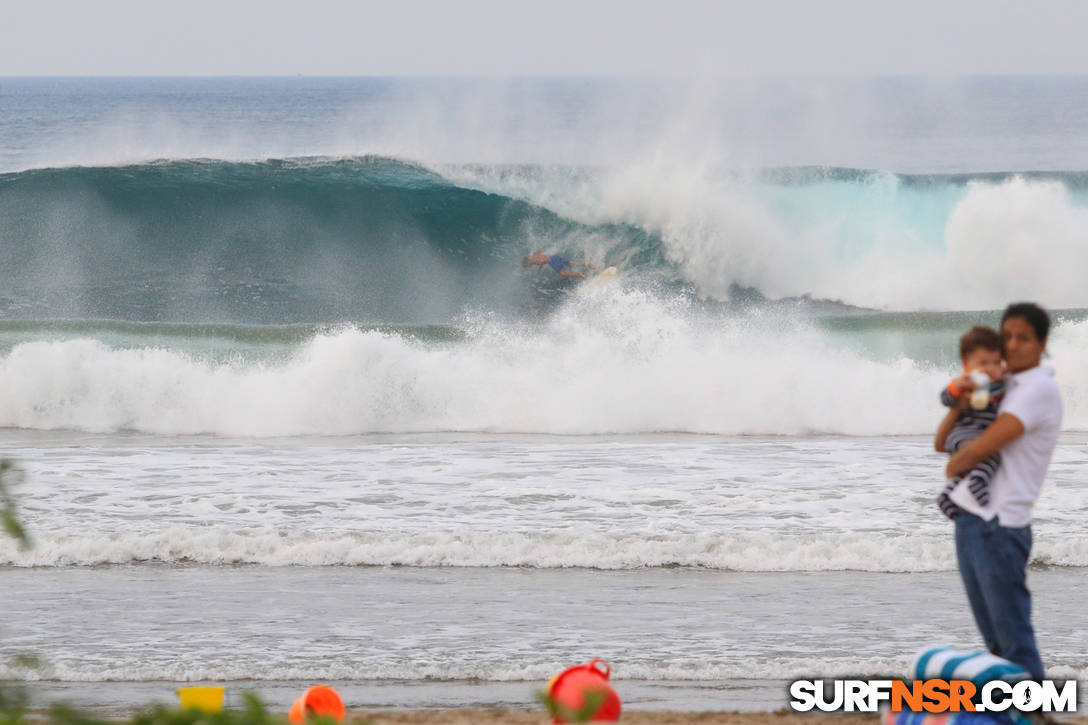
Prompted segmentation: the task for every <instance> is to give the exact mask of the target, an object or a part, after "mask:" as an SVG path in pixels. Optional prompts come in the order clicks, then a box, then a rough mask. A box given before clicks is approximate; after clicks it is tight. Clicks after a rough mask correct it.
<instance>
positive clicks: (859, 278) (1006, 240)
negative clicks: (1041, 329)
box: [444, 156, 1088, 310]
mask: <svg viewBox="0 0 1088 725" xmlns="http://www.w3.org/2000/svg"><path fill="white" fill-rule="evenodd" d="M444 172H445V173H447V174H449V175H450V176H451V177H452V178H455V179H457V180H458V181H460V182H461V183H465V184H467V185H470V186H477V187H479V188H484V189H488V190H493V191H498V192H500V193H504V194H509V195H512V196H515V197H518V198H523V199H526V200H528V201H531V202H533V203H537V204H541V205H543V206H546V207H548V208H551V209H555V210H556V211H557V212H559V213H560V214H563V215H566V216H569V217H571V218H574V219H578V220H581V221H584V222H587V223H592V224H600V223H628V224H634V225H637V226H640V227H643V228H645V229H647V230H648V231H650V232H652V233H654V234H656V235H658V236H659V237H660V238H661V239H662V241H663V243H664V245H665V255H666V258H667V259H668V260H669V261H670V262H672V263H673V264H675V265H676V266H677V268H678V269H679V270H680V272H681V273H682V275H683V276H684V278H685V279H687V280H688V281H690V282H691V283H693V284H694V285H695V286H696V288H697V289H698V290H699V292H700V293H701V294H703V295H705V296H707V297H711V298H715V299H729V296H730V293H731V290H732V289H733V285H740V286H742V287H755V288H758V289H759V290H761V291H762V292H763V293H764V294H766V295H768V296H771V297H775V298H778V297H790V296H801V295H812V296H814V297H817V298H822V299H832V300H842V301H844V302H847V303H850V304H855V305H860V306H865V307H876V308H892V309H903V310H915V309H963V310H976V309H999V308H1001V307H1004V306H1005V305H1006V304H1007V303H1008V302H1009V301H1010V300H1014V299H1032V300H1038V301H1039V302H1041V303H1042V304H1044V305H1045V306H1048V307H1055V308H1073V307H1085V306H1088V293H1086V292H1085V287H1084V285H1083V284H1081V280H1080V275H1079V271H1080V270H1082V269H1084V268H1086V267H1088V246H1085V245H1084V244H1083V243H1082V240H1083V239H1084V237H1085V235H1086V234H1088V207H1086V206H1085V204H1084V200H1083V199H1078V198H1075V197H1074V195H1073V194H1071V193H1070V191H1069V190H1068V189H1067V188H1066V187H1065V185H1064V184H1062V183H1061V182H1060V181H1055V180H1032V179H1026V178H1023V177H1012V178H1010V179H1007V180H1005V181H1000V182H991V181H972V182H970V183H967V184H966V185H964V184H962V183H961V182H954V181H951V180H949V181H945V182H942V181H940V180H939V179H934V180H932V181H930V182H928V183H925V184H912V185H908V184H904V183H902V182H901V181H900V179H899V177H896V176H895V175H894V174H889V173H884V174H877V173H873V174H870V175H869V176H868V177H865V176H863V175H859V176H858V177H855V178H848V179H842V180H835V179H834V178H830V179H828V180H824V181H815V180H813V181H811V182H807V183H799V184H796V185H785V186H777V185H775V184H770V183H760V182H758V181H754V180H751V179H748V180H745V179H744V178H737V177H733V176H723V175H722V174H721V172H720V170H718V169H716V168H715V167H713V165H711V164H708V163H706V162H705V161H702V162H685V161H684V159H683V157H680V158H676V157H672V156H664V157H654V158H651V159H649V160H647V161H644V162H641V163H631V164H628V165H625V166H621V167H618V168H615V169H611V170H608V171H605V172H600V173H598V174H596V175H592V176H591V175H586V174H580V175H574V174H571V173H568V172H564V171H563V170H561V169H560V170H552V171H550V172H547V173H542V172H540V171H533V172H532V173H529V174H518V173H514V172H511V171H509V170H496V169H487V168H483V169H481V168H468V169H460V168H448V169H444ZM565 241H567V242H568V243H569V240H565ZM582 248H583V251H584V252H585V253H586V254H587V255H589V256H591V257H595V258H599V256H600V253H601V250H600V249H599V245H598V244H597V243H596V242H595V240H592V239H587V240H585V243H584V244H583V245H582Z"/></svg>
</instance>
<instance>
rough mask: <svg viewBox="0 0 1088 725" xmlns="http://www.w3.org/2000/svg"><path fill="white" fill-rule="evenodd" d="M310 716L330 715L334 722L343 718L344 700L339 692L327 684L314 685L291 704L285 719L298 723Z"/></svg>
mask: <svg viewBox="0 0 1088 725" xmlns="http://www.w3.org/2000/svg"><path fill="white" fill-rule="evenodd" d="M310 716H314V717H331V718H332V719H334V720H336V722H340V721H341V720H343V719H344V702H343V700H341V699H340V695H339V693H337V692H336V690H334V689H332V688H331V687H329V686H328V685H314V686H313V687H311V688H310V689H309V690H306V694H304V695H303V696H302V697H300V698H298V699H297V700H295V704H293V705H291V711H290V712H289V713H288V714H287V719H288V720H290V721H291V722H292V723H295V725H298V724H299V723H302V722H305V721H306V718H308V717H310Z"/></svg>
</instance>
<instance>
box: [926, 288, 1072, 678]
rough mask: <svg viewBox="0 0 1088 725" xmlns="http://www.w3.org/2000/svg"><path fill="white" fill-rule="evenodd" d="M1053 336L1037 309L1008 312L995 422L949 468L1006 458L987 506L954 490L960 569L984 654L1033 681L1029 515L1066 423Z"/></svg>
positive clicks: (962, 469)
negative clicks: (1050, 350)
mask: <svg viewBox="0 0 1088 725" xmlns="http://www.w3.org/2000/svg"><path fill="white" fill-rule="evenodd" d="M1049 331H1050V317H1049V315H1047V313H1046V310H1044V309H1043V308H1041V307H1039V306H1038V305H1036V304H1032V303H1030V302H1020V303H1016V304H1012V305H1009V306H1008V307H1007V308H1006V309H1005V314H1004V315H1002V317H1001V339H1002V347H1003V352H1004V355H1005V363H1006V366H1007V369H1008V374H1007V376H1006V389H1005V396H1004V398H1003V399H1002V400H1001V403H1000V405H999V406H998V410H997V419H996V420H995V421H994V422H993V423H991V424H990V426H989V427H988V428H987V429H986V430H985V431H983V432H982V434H981V435H979V436H978V438H975V439H974V440H972V441H968V442H967V443H965V444H964V445H963V446H962V447H960V448H959V450H958V451H956V452H955V453H953V454H952V457H951V458H950V459H949V460H948V465H947V467H946V468H945V474H946V477H947V478H954V477H956V476H962V475H964V474H966V473H967V472H968V471H970V470H971V469H972V468H973V467H974V466H977V465H979V464H980V463H982V462H983V461H985V460H987V459H989V458H991V457H992V456H994V455H995V454H997V453H998V452H999V451H1000V453H1001V466H1000V467H999V468H998V469H997V472H996V473H995V474H994V477H993V480H992V481H990V486H989V488H990V496H989V501H988V502H987V503H986V504H985V505H983V504H981V503H980V502H979V501H978V500H977V499H976V498H975V497H974V496H973V495H972V494H971V491H970V490H969V489H968V487H967V486H956V487H955V488H953V489H952V491H951V492H950V493H949V498H951V499H952V502H953V503H955V504H956V505H957V506H958V507H959V509H960V513H959V515H958V516H957V517H956V561H957V563H958V565H959V570H960V577H961V578H962V579H963V585H964V588H965V589H966V590H967V601H968V603H969V604H970V605H971V613H972V614H973V615H974V617H975V624H976V625H978V629H979V632H980V633H981V634H982V638H983V640H985V642H986V649H988V650H990V652H992V653H993V654H995V655H997V656H999V657H1004V658H1005V659H1007V660H1009V661H1011V662H1015V663H1016V664H1018V665H1020V666H1021V667H1023V668H1024V669H1026V670H1027V671H1028V672H1030V673H1031V677H1032V678H1033V679H1035V680H1041V679H1042V678H1043V677H1044V676H1045V674H1044V669H1043V662H1042V660H1041V658H1040V657H1039V648H1038V646H1037V645H1036V643H1035V630H1034V628H1033V627H1032V624H1031V592H1030V591H1029V590H1028V586H1027V564H1028V555H1029V554H1030V553H1031V510H1032V507H1033V506H1034V505H1035V500H1036V499H1037V498H1038V496H1039V490H1040V489H1041V488H1042V486H1043V479H1044V478H1046V471H1047V467H1048V466H1049V465H1050V457H1051V454H1053V452H1054V446H1055V444H1057V442H1058V431H1059V430H1060V428H1061V423H1062V399H1061V393H1060V391H1059V389H1058V384H1057V383H1056V382H1055V380H1054V369H1053V368H1051V367H1049V366H1044V365H1040V362H1041V361H1042V357H1043V352H1045V351H1046V340H1047V334H1048V333H1049ZM963 382H964V384H965V385H967V386H968V387H973V386H972V385H971V384H970V383H969V382H968V381H963ZM952 414H954V413H950V415H952ZM939 442H940V443H943V441H939ZM938 447H943V445H942V446H938Z"/></svg>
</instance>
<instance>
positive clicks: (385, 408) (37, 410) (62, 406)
mask: <svg viewBox="0 0 1088 725" xmlns="http://www.w3.org/2000/svg"><path fill="white" fill-rule="evenodd" d="M472 327H473V330H472V336H471V338H470V339H469V340H468V341H467V342H465V343H463V344H458V345H441V346H430V347H427V346H425V345H423V344H420V343H416V342H413V341H411V340H408V339H406V338H402V337H399V336H397V335H394V334H385V333H381V332H363V331H359V330H356V329H352V328H348V329H343V330H341V331H338V332H334V333H330V334H324V335H318V336H316V337H315V338H313V339H312V340H310V341H309V342H308V343H307V344H305V346H304V347H303V348H302V349H300V350H299V351H298V352H297V353H296V354H295V355H294V356H293V357H292V358H291V359H290V360H289V361H287V362H284V363H282V364H255V363H247V362H245V361H239V362H235V363H231V364H222V363H210V362H206V361H203V360H201V359H197V358H194V357H191V356H188V355H186V354H184V353H181V352H177V351H173V350H168V349H161V348H144V349H114V348H110V347H108V346H106V345H104V344H102V343H100V342H97V341H94V340H69V341H63V342H28V343H24V344H20V345H17V346H15V348H14V349H13V350H12V351H11V352H10V353H8V354H7V355H5V356H4V357H3V358H0V377H2V378H3V379H4V380H5V381H6V382H7V386H6V387H7V389H6V394H5V395H4V396H3V398H2V399H0V425H3V426H10V427H17V428H37V429H61V428H69V429H77V430H86V431H115V430H137V431H145V432H154V433H168V434H183V433H215V434H226V435H247V436H267V435H295V434H351V433H364V432H381V431H395V432H405V431H490V432H503V431H507V432H540V433H561V434H592V433H617V432H630V433H637V432H653V431H684V432H707V433H769V434H794V433H809V432H824V433H844V434H898V433H918V432H924V431H927V430H928V429H929V428H930V427H931V423H932V420H931V419H932V417H933V404H932V400H933V395H934V393H933V391H934V390H936V389H938V388H939V386H940V385H941V383H942V381H943V380H944V379H945V378H946V376H947V374H948V372H947V371H936V370H930V369H925V368H923V367H920V366H919V365H917V364H915V363H914V362H912V361H910V360H908V359H902V360H899V361H896V362H892V363H880V362H873V361H871V360H867V359H865V358H863V357H861V356H860V355H858V354H856V353H853V352H850V351H846V350H842V349H837V348H836V347H834V346H833V344H831V343H829V342H827V341H825V340H822V339H821V338H820V337H819V335H818V334H817V333H816V332H814V331H812V330H809V329H806V328H805V327H804V326H802V325H798V324H794V323H791V322H789V321H788V319H786V318H782V319H772V320H760V319H740V320H734V321H731V322H729V321H718V322H714V321H706V320H701V319H696V318H695V317H694V316H693V315H692V313H691V312H690V310H687V309H684V305H683V304H682V303H679V302H675V303H673V302H670V301H667V300H666V301H662V300H660V299H659V298H656V297H654V296H651V295H647V294H643V293H638V292H633V291H624V290H622V289H618V288H617V289H616V290H612V291H610V292H609V293H608V294H606V295H593V296H586V297H584V298H581V297H580V298H578V299H576V300H574V301H572V303H571V304H570V305H569V306H568V307H567V308H566V309H564V310H562V311H561V312H560V313H559V314H557V315H554V316H553V317H551V318H549V319H547V320H546V321H543V322H542V323H541V324H540V325H539V326H536V327H533V326H529V325H523V324H514V323H502V322H499V321H494V320H490V319H487V318H484V319H482V320H479V321H477V322H476V323H473V325H472ZM872 401H881V403H880V404H879V405H873V404H872Z"/></svg>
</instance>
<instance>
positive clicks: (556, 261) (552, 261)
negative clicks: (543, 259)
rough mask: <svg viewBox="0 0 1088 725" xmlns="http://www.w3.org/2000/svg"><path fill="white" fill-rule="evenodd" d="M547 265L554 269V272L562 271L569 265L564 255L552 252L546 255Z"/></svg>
mask: <svg viewBox="0 0 1088 725" xmlns="http://www.w3.org/2000/svg"><path fill="white" fill-rule="evenodd" d="M548 266H549V267H551V268H552V269H554V270H555V271H556V272H562V271H563V270H564V269H566V268H567V267H569V266H570V260H569V259H567V258H566V257H560V256H559V255H558V254H553V255H552V256H550V257H548Z"/></svg>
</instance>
